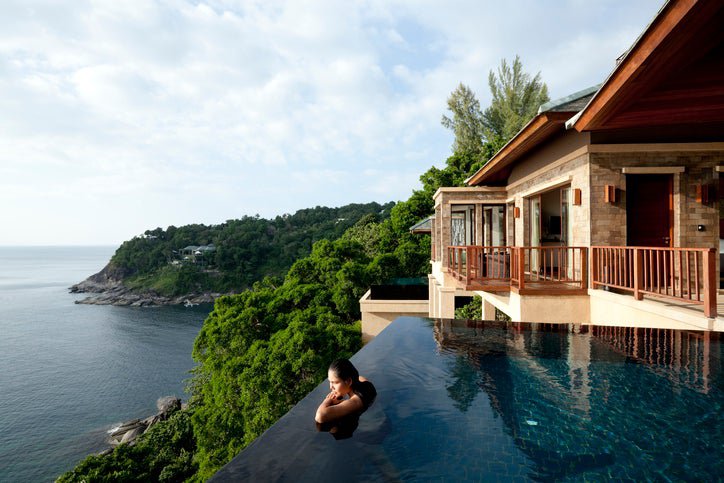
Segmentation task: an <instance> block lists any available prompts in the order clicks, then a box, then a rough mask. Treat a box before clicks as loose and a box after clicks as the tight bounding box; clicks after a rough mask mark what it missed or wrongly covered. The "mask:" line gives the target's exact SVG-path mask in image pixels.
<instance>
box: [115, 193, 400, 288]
mask: <svg viewBox="0 0 724 483" xmlns="http://www.w3.org/2000/svg"><path fill="white" fill-rule="evenodd" d="M393 205H394V203H387V204H385V205H380V204H378V203H366V204H350V205H346V206H343V207H341V208H326V207H316V208H310V209H304V210H299V211H297V212H296V213H294V214H293V215H283V216H277V217H276V218H274V219H272V220H266V219H264V218H260V217H259V216H254V217H251V216H245V217H243V218H242V219H240V220H229V221H227V222H226V223H222V224H220V225H211V226H207V225H186V226H182V227H178V228H177V227H175V226H169V227H168V228H167V229H166V230H164V229H162V228H156V229H155V230H148V231H146V232H145V233H144V234H143V236H139V237H135V238H133V239H131V240H129V241H126V242H124V243H123V244H122V245H121V246H120V247H119V248H118V250H116V253H115V254H114V255H113V257H112V258H111V263H110V265H111V268H110V270H111V271H112V272H113V273H114V274H116V275H117V276H120V277H121V278H122V279H123V280H124V283H125V284H126V285H127V286H128V287H130V288H133V289H137V290H149V289H150V290H154V291H156V292H158V293H160V294H162V295H168V296H175V295H184V294H188V293H194V292H203V291H210V292H218V293H229V292H239V291H241V290H243V289H245V288H248V287H251V285H252V284H253V283H254V282H256V281H258V280H261V279H263V278H264V277H266V276H283V275H284V274H285V273H286V271H287V270H288V269H289V267H290V266H291V265H292V263H294V261H295V260H297V259H298V258H300V257H304V256H306V255H307V254H309V253H310V251H311V249H312V245H313V244H314V242H316V241H318V240H322V239H336V238H339V237H340V236H341V235H342V234H343V233H344V232H345V230H347V229H348V228H349V227H351V226H352V225H354V224H355V223H356V222H357V220H359V219H360V218H362V217H364V216H371V217H374V218H375V219H379V220H384V219H386V218H387V217H389V215H390V209H391V208H392V206H393ZM211 244H213V245H214V248H215V249H214V250H210V251H208V252H205V253H204V254H203V255H202V256H198V257H194V256H193V255H192V256H190V257H186V259H185V257H184V254H182V252H181V251H182V250H183V249H184V248H185V247H188V246H201V245H211Z"/></svg>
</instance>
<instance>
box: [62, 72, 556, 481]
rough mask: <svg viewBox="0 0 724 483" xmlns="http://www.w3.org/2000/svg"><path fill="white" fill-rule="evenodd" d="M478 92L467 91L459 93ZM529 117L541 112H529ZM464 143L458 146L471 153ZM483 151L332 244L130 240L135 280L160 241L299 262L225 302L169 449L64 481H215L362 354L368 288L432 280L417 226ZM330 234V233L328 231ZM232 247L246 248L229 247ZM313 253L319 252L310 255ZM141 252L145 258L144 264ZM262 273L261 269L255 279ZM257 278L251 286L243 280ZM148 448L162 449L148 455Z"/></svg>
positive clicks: (260, 232)
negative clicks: (270, 253) (333, 367)
mask: <svg viewBox="0 0 724 483" xmlns="http://www.w3.org/2000/svg"><path fill="white" fill-rule="evenodd" d="M516 62H518V60H517V59H516ZM537 79H538V77H537V76H536V79H535V80H537ZM461 86H462V85H461ZM471 94H472V93H471V92H469V89H468V90H467V91H465V89H461V90H460V94H459V95H465V96H468V97H469V96H470V95H471ZM473 96H474V95H473ZM541 98H542V97H541ZM530 99H533V97H530V98H529V101H527V102H532V101H531V100H530ZM464 101H465V102H468V106H469V107H470V106H471V105H472V108H471V109H469V110H468V112H472V113H473V114H474V117H475V122H478V123H480V125H479V126H478V128H480V129H482V126H483V124H482V122H483V120H482V115H481V113H480V110H479V108H478V107H476V106H475V103H473V104H470V102H472V101H471V99H470V98H468V99H467V100H464ZM456 102H457V101H456ZM456 102H452V103H449V106H451V110H452V109H453V108H454V107H455V106H463V107H464V103H456ZM475 102H477V101H475ZM536 107H537V106H536ZM487 112H488V111H486V113H487ZM523 112H525V113H529V112H534V111H533V110H531V109H530V108H529V106H525V109H524V111H523ZM453 114H454V115H455V113H453ZM453 121H454V120H450V122H451V126H450V127H452V126H453V125H454V122H453ZM526 122H527V119H526ZM476 129H477V128H476ZM459 132H460V133H465V132H466V131H464V130H460V131H459ZM474 132H475V133H478V134H479V133H480V132H482V131H480V130H477V131H474ZM457 133H458V131H456V135H457ZM478 134H475V135H478ZM465 135H467V134H465ZM462 141H465V140H462V139H461V142H459V143H457V144H456V145H457V146H459V147H462V146H464V145H470V146H474V145H475V143H473V144H465V143H464V142H462ZM467 141H470V139H467ZM467 141H465V142H467ZM499 142H500V140H499V139H498V140H496V143H499ZM481 145H482V148H481V147H479V146H478V147H477V148H475V149H462V148H461V149H458V150H456V151H455V153H454V154H453V155H452V156H450V157H449V158H448V159H447V161H446V163H445V166H444V167H443V168H437V167H434V166H433V167H431V168H430V169H428V170H427V171H426V172H425V173H424V174H423V175H422V176H421V177H420V181H421V183H422V188H421V189H419V190H416V191H414V192H413V193H412V196H411V197H410V198H409V199H408V200H407V201H405V202H401V203H397V204H396V205H395V206H394V207H392V209H391V210H389V217H385V216H379V214H378V213H377V212H375V211H374V210H372V212H367V213H366V214H365V213H358V215H359V216H356V217H355V218H354V219H355V220H357V221H356V223H354V224H351V223H350V224H347V225H346V226H345V225H342V226H343V227H344V230H341V228H335V229H334V230H332V232H331V233H329V232H328V234H327V236H326V237H322V236H319V239H318V240H319V241H316V242H315V243H314V244H313V245H312V241H315V240H317V238H315V237H316V236H318V234H319V233H321V232H323V231H324V230H320V231H319V232H315V231H313V230H312V233H311V234H309V233H305V234H302V233H300V232H299V231H298V232H296V234H294V235H285V236H282V235H279V236H278V237H277V235H278V233H279V231H278V228H279V227H278V226H277V225H275V223H277V222H279V223H281V222H282V221H284V222H286V221H288V220H287V219H282V220H279V219H277V220H274V221H273V222H269V221H266V220H260V219H258V218H245V219H243V220H240V221H239V222H238V223H239V226H241V225H243V224H246V225H247V226H248V227H252V228H253V229H252V230H250V231H248V232H247V231H243V230H240V228H239V230H237V229H232V228H230V227H229V226H228V225H229V224H226V225H222V226H221V227H217V228H219V229H220V230H221V231H220V232H224V236H221V235H219V234H218V233H220V232H218V233H217V235H216V237H212V236H211V235H210V233H211V232H210V231H209V230H211V228H210V227H204V226H203V225H193V226H190V227H184V228H185V229H186V230H185V231H181V232H179V230H183V229H181V228H179V229H175V228H174V227H170V228H169V229H168V230H166V231H164V230H160V229H158V230H155V231H152V232H147V236H146V237H143V238H139V239H134V240H132V241H131V242H127V243H129V245H128V246H125V245H126V244H124V246H123V247H121V249H119V252H117V254H116V257H114V260H115V261H116V262H117V263H118V264H119V266H123V267H126V268H127V269H128V270H135V272H134V273H136V274H137V276H138V277H139V278H140V277H141V276H142V275H139V274H141V273H151V272H153V271H154V270H158V268H159V267H163V266H165V265H166V264H167V258H164V256H167V255H168V253H169V252H168V251H164V250H159V251H158V252H154V249H155V248H154V247H157V246H160V245H161V244H163V245H166V246H171V245H173V246H177V247H180V246H183V245H185V244H203V243H210V242H213V243H215V244H216V243H218V245H219V247H226V248H224V249H222V248H219V254H218V255H217V256H218V257H219V258H218V259H216V260H215V263H216V264H218V266H219V267H223V268H224V269H225V270H227V271H229V272H231V273H234V272H235V271H238V272H239V276H242V274H241V273H240V272H241V271H244V270H252V271H253V270H256V268H255V267H257V266H258V267H266V268H268V269H269V272H270V273H272V274H278V275H281V273H282V272H283V271H284V270H283V267H284V265H283V264H282V265H279V266H274V267H271V266H269V265H268V262H269V260H267V259H266V258H264V257H257V258H254V257H255V255H253V254H260V253H265V250H267V248H265V247H263V246H262V245H263V244H264V243H270V242H273V241H274V240H278V241H277V242H274V243H278V244H281V245H283V246H285V247H286V252H287V253H289V254H292V253H294V251H295V250H297V257H298V259H297V260H296V261H295V262H294V263H293V264H292V263H291V260H290V259H287V261H288V262H289V265H290V266H291V268H290V269H289V271H288V272H287V273H286V275H285V276H283V277H281V276H268V277H265V278H263V279H259V280H260V281H258V282H256V283H254V284H253V286H252V287H251V288H250V289H248V290H245V291H243V292H241V293H239V294H237V295H230V296H225V297H221V298H219V299H217V301H216V303H215V305H214V309H213V311H212V312H211V314H210V315H209V317H208V318H207V319H206V321H205V322H204V326H203V328H202V329H201V332H200V333H199V335H198V337H197V339H196V342H195V345H194V350H193V356H194V359H195V360H196V361H197V362H198V363H199V366H198V367H197V368H196V369H195V373H194V377H193V379H192V382H191V390H192V399H191V401H190V407H189V409H188V410H187V411H184V412H183V413H182V414H183V416H179V421H178V423H174V424H175V426H173V425H168V426H164V427H165V428H168V434H166V437H167V438H168V441H165V440H164V441H158V440H156V439H149V440H145V439H144V440H143V442H141V443H139V445H137V446H134V447H127V446H125V445H121V446H120V447H119V448H117V449H116V450H115V451H114V452H113V453H112V454H111V455H110V456H106V457H89V458H88V459H86V460H85V461H84V462H83V463H81V464H80V465H79V467H78V468H76V469H75V470H74V471H73V472H70V473H67V474H66V475H64V476H63V478H64V479H63V480H62V481H81V480H85V481H110V480H113V481H138V480H139V479H143V478H147V479H149V480H162V481H184V480H191V481H204V480H205V479H207V478H208V477H209V476H211V475H212V474H213V473H214V472H215V471H216V470H217V469H218V468H220V467H221V466H222V465H223V464H225V463H226V462H228V461H229V460H230V459H231V458H232V457H233V456H235V455H236V454H237V453H238V452H239V451H240V450H241V449H243V448H244V447H245V446H246V445H248V444H249V443H250V442H251V441H253V440H254V438H256V437H257V436H258V435H259V434H261V433H262V432H263V431H264V430H266V429H267V428H268V427H269V426H270V425H271V424H273V423H274V422H275V421H276V420H277V419H278V418H280V417H281V416H282V415H283V414H284V413H286V412H287V411H288V410H289V409H290V408H291V407H292V406H293V405H295V404H296V403H297V402H298V401H299V400H300V399H302V398H303V397H304V396H305V395H306V394H307V393H308V392H309V391H310V390H311V389H312V388H313V387H314V386H316V385H317V384H319V382H321V380H322V379H323V378H324V377H325V375H326V369H327V366H328V364H329V362H330V361H331V360H332V359H334V358H336V357H345V356H350V355H351V354H353V353H354V352H356V351H357V350H358V349H359V347H360V346H361V339H360V328H359V323H358V322H357V321H358V320H359V317H360V314H359V302H358V301H359V298H360V297H361V296H362V295H363V293H364V292H365V291H366V290H367V288H368V287H369V285H370V284H374V283H382V282H386V281H389V280H390V279H392V278H396V277H414V276H421V275H424V274H426V273H427V271H428V268H429V260H430V237H429V236H419V235H412V234H410V232H409V227H410V226H412V225H413V224H415V223H416V222H418V221H420V220H421V219H422V218H425V217H427V216H429V215H430V214H432V212H433V208H434V207H433V200H432V196H433V194H434V193H435V191H436V190H437V189H438V188H439V187H441V186H463V185H464V180H465V179H466V178H468V177H469V176H470V175H471V174H473V173H474V172H475V171H476V170H477V169H478V168H479V167H480V166H482V165H483V164H484V163H485V162H486V161H487V160H488V159H489V157H490V155H491V154H492V149H493V148H494V144H493V143H491V142H490V141H489V140H484V142H483V143H481ZM362 206H367V205H362ZM380 208H383V207H380ZM306 211H308V210H303V212H306ZM299 213H301V212H298V213H297V214H299ZM294 216H297V215H294ZM349 218H350V219H352V217H349ZM290 223H291V222H290ZM322 225H323V223H322ZM325 226H326V228H325V230H326V229H327V228H330V226H329V225H325ZM301 231H303V230H301ZM246 233H252V235H248V236H247V235H246ZM291 233H294V230H292V231H291ZM153 237H155V238H153ZM295 237H296V238H295ZM321 238H328V239H321ZM282 239H284V240H286V241H287V243H283V242H282V241H281V240H282ZM159 240H160V241H159ZM229 240H233V243H231V242H229ZM299 240H302V241H301V242H300V241H299ZM255 243H257V244H258V245H254V246H255V248H254V249H250V250H249V252H250V253H244V250H245V249H248V248H249V244H252V245H253V244H255ZM232 246H238V247H239V249H238V250H233V249H232V248H231V247H232ZM308 246H311V252H310V251H309V250H308V249H307V248H305V247H308ZM139 247H141V248H143V250H139V249H138V248H139ZM142 252H146V253H145V254H144V255H143V256H141V253H142ZM131 254H136V255H138V257H134V256H131ZM267 258H268V257H267ZM154 263H155V264H156V265H154ZM166 270H168V269H167V268H166ZM262 272H263V270H262V271H256V272H254V273H255V274H256V275H255V276H257V277H258V276H259V274H260V273H262ZM239 280H241V279H239ZM250 280H253V278H247V279H244V282H245V283H248V282H249V281H250ZM184 283H188V281H187V282H184ZM191 283H193V279H192V278H191ZM480 308H481V302H480V300H479V299H477V300H474V301H473V303H472V304H470V305H469V306H468V307H465V308H463V309H461V310H460V313H459V314H460V316H462V317H476V318H479V317H480V315H478V314H479V311H480ZM448 389H449V391H450V393H451V395H453V396H454V399H455V400H456V401H458V402H459V404H460V405H461V408H467V405H469V400H470V394H473V393H471V392H470V390H469V388H468V387H464V386H460V387H458V386H455V385H453V386H451V387H449V388H448ZM310 417H311V415H310ZM189 422H190V424H189ZM182 423H183V424H182ZM189 428H193V439H192V440H189V439H188V438H189V434H190V429H189ZM161 431H162V430H161V429H159V432H161ZM163 431H166V430H163ZM175 431H176V432H175ZM144 438H145V435H144ZM152 442H154V444H156V446H155V451H149V450H148V449H145V448H146V447H147V446H148V445H151V444H152ZM179 442H183V444H179ZM192 451H194V456H193V458H192V459H191V458H190V456H189V455H190V452H192ZM152 454H153V455H154V456H152ZM192 473H193V474H192Z"/></svg>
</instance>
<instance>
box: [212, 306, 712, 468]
mask: <svg viewBox="0 0 724 483" xmlns="http://www.w3.org/2000/svg"><path fill="white" fill-rule="evenodd" d="M352 360H353V362H354V363H355V365H356V366H357V368H358V369H359V371H360V373H361V374H362V375H364V376H366V377H368V378H369V379H370V380H372V381H373V382H374V384H375V386H376V388H377V392H378V396H377V400H376V402H375V403H374V405H373V406H372V407H371V408H370V409H369V410H368V411H367V412H366V413H364V414H363V415H362V416H361V417H360V419H359V422H358V424H357V423H356V422H355V424H354V425H353V426H352V428H353V432H352V434H351V436H350V435H346V436H349V437H345V438H339V437H338V435H335V434H329V433H327V432H323V431H318V429H317V428H316V427H315V424H314V411H315V409H316V407H317V405H318V404H319V403H320V402H321V400H322V399H323V398H324V396H325V395H326V393H327V392H328V383H327V381H325V382H323V383H322V384H320V385H319V386H318V387H317V388H316V389H315V390H314V391H312V393H310V394H309V395H308V396H307V397H306V398H305V399H304V400H302V401H301V402H300V403H299V404H298V405H297V406H295V407H294V408H293V409H292V410H291V411H290V412H289V413H288V414H287V415H286V416H284V417H283V418H282V419H281V420H280V421H278V422H277V424H275V425H274V426H273V427H272V428H270V429H269V430H268V431H267V432H266V433H265V434H264V435H262V436H261V437H260V438H258V439H257V440H256V441H255V442H254V443H252V444H251V445H250V446H249V447H248V448H247V449H246V450H244V451H243V452H242V453H240V454H239V455H238V456H237V457H236V458H235V459H234V460H232V462H230V463H229V464H228V465H227V466H226V467H224V468H223V469H222V470H221V471H220V472H219V473H217V475H216V477H215V478H216V479H218V480H220V481H221V480H227V479H245V480H246V479H250V480H255V481H269V480H273V481H339V480H349V479H350V478H351V479H353V480H354V479H356V480H357V481H371V480H375V481H495V480H504V481H530V480H534V481H581V480H588V481H603V480H609V479H615V480H619V481H642V480H657V481H682V480H699V481H714V480H717V479H719V478H721V475H724V458H723V456H724V424H722V422H721V414H722V409H724V373H723V371H722V369H723V368H724V366H723V365H722V343H721V339H720V334H717V333H706V332H690V331H672V330H658V329H632V328H613V327H589V326H577V325H551V324H521V323H506V322H488V321H486V322H480V321H477V322H474V321H450V320H428V319H419V318H411V317H405V318H400V319H397V320H396V321H395V322H394V323H393V324H391V325H390V326H389V327H388V328H387V329H385V330H384V331H383V332H382V333H381V334H380V335H379V336H378V337H377V338H375V339H374V340H373V341H372V342H370V343H369V344H368V345H367V346H365V347H364V348H363V349H362V350H361V351H360V352H359V353H357V354H356V355H355V357H354V358H353V359H352Z"/></svg>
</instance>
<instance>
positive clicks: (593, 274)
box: [590, 247, 598, 288]
mask: <svg viewBox="0 0 724 483" xmlns="http://www.w3.org/2000/svg"><path fill="white" fill-rule="evenodd" d="M597 251H598V248H596V247H591V263H590V266H591V288H596V281H597V279H596V277H598V261H597V260H596V255H597V253H596V252H597Z"/></svg>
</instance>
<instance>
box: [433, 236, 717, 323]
mask: <svg viewBox="0 0 724 483" xmlns="http://www.w3.org/2000/svg"><path fill="white" fill-rule="evenodd" d="M447 261H448V265H447V271H448V273H450V274H451V275H452V276H454V277H455V278H456V279H458V280H459V281H461V282H464V284H465V288H466V289H468V290H484V291H490V292H496V291H498V292H500V291H509V290H515V291H517V292H519V293H538V294H555V293H575V292H578V293H580V292H583V291H585V290H586V289H587V287H588V280H589V270H588V265H589V258H588V248H586V247H566V246H556V247H505V246H496V247H493V246H491V247H486V246H448V247H447ZM590 280H591V287H592V288H594V289H604V288H605V289H609V290H618V291H624V292H630V293H632V294H633V296H634V297H635V298H636V299H638V300H641V299H642V298H643V296H644V295H651V296H654V297H665V298H669V299H674V300H678V301H681V302H685V303H690V304H698V305H702V306H703V308H704V314H705V315H706V316H707V317H716V315H717V308H716V299H717V284H716V253H715V251H714V249H706V248H658V247H620V246H594V247H591V252H590Z"/></svg>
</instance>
